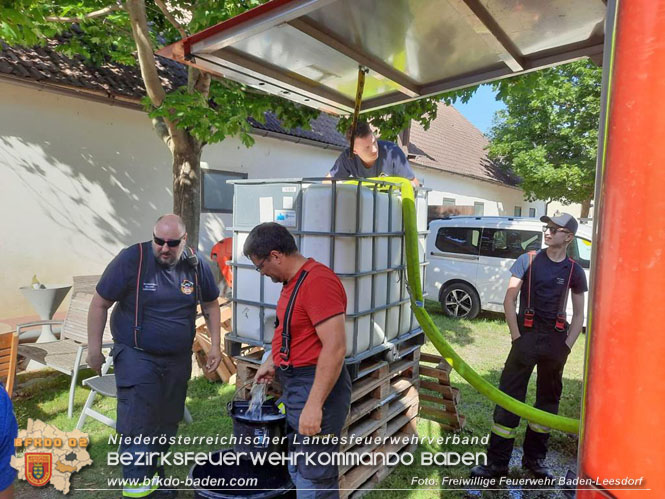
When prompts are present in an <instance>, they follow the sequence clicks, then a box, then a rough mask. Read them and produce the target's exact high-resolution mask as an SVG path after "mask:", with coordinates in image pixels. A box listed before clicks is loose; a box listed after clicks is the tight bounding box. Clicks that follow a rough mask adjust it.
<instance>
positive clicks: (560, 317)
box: [554, 257, 575, 332]
mask: <svg viewBox="0 0 665 499" xmlns="http://www.w3.org/2000/svg"><path fill="white" fill-rule="evenodd" d="M568 261H569V262H570V272H569V273H568V282H567V283H566V287H565V288H563V294H562V295H561V298H559V312H558V313H557V315H556V324H555V325H554V329H556V330H557V331H559V332H563V331H565V329H566V306H567V305H568V289H569V288H570V283H571V282H572V280H573V270H574V269H575V260H573V259H572V258H570V257H568Z"/></svg>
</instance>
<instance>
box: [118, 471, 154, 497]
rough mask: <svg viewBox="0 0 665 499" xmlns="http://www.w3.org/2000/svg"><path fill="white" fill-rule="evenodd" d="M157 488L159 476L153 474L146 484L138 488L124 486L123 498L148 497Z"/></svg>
mask: <svg viewBox="0 0 665 499" xmlns="http://www.w3.org/2000/svg"><path fill="white" fill-rule="evenodd" d="M158 488H159V474H158V473H155V475H154V476H153V477H152V480H150V481H149V482H148V483H145V484H141V485H139V486H134V487H130V486H129V485H125V486H124V487H123V488H122V496H123V497H148V496H149V495H150V494H152V493H153V492H154V491H155V490H157V489H158Z"/></svg>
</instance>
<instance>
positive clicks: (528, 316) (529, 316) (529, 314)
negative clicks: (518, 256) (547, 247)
mask: <svg viewBox="0 0 665 499" xmlns="http://www.w3.org/2000/svg"><path fill="white" fill-rule="evenodd" d="M535 254H536V252H535V251H529V277H528V281H527V295H526V310H525V311H524V327H533V318H534V316H535V315H536V312H535V310H534V309H533V308H532V307H531V269H532V268H533V258H534V256H535Z"/></svg>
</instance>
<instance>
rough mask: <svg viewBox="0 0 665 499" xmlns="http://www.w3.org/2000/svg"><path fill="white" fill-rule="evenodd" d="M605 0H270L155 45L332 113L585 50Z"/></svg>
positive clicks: (596, 53)
mask: <svg viewBox="0 0 665 499" xmlns="http://www.w3.org/2000/svg"><path fill="white" fill-rule="evenodd" d="M605 12H606V6H605V1H604V0H272V1H270V2H268V3H266V4H264V5H261V6H259V7H257V8H254V9H252V10H249V11H247V12H245V13H243V14H241V15H239V16H236V17H234V18H231V19H228V20H227V21H224V22H222V23H220V24H217V25H216V26H212V27H210V28H208V29H206V30H203V31H201V32H199V33H196V34H195V35H192V36H190V37H188V38H185V39H183V40H181V41H179V42H177V43H174V44H172V45H169V46H168V47H165V48H163V49H162V50H160V51H159V52H158V53H159V54H160V55H162V56H165V57H168V58H171V59H174V60H176V61H179V62H182V63H184V64H189V65H192V66H196V67H198V68H200V69H203V70H205V71H208V72H210V73H212V74H213V75H214V76H216V77H220V78H227V79H230V80H235V81H237V82H240V83H243V84H245V85H248V86H250V87H254V88H257V89H260V90H262V91H265V92H268V93H271V94H275V95H279V96H280V97H284V98H287V99H290V100H293V101H296V102H300V103H302V104H305V105H307V106H310V107H315V108H318V109H320V110H322V111H326V112H328V113H332V114H346V113H351V112H352V111H353V105H354V98H355V94H356V80H357V76H358V65H362V66H365V67H366V68H368V69H369V73H368V74H367V77H366V80H365V90H364V94H363V104H362V111H368V110H373V109H379V108H382V107H386V106H390V105H393V104H397V103H401V102H406V101H409V100H413V99H417V98H421V97H426V96H430V95H434V94H438V93H441V92H445V91H449V90H453V89H457V88H462V87H466V86H470V85H475V84H478V83H483V82H487V81H490V80H495V79H498V78H503V77H506V76H511V75H514V74H518V73H523V72H527V71H532V70H535V69H539V68H543V67H546V66H552V65H556V64H560V63H563V62H568V61H571V60H575V59H579V58H581V57H591V58H592V59H593V60H594V61H596V62H597V63H600V60H601V58H602V51H603V40H604V21H605Z"/></svg>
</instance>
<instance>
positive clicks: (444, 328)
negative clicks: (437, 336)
mask: <svg viewBox="0 0 665 499" xmlns="http://www.w3.org/2000/svg"><path fill="white" fill-rule="evenodd" d="M425 310H427V313H428V314H429V315H430V317H431V318H432V320H433V321H434V323H435V324H436V325H437V327H438V328H439V331H441V334H443V336H444V338H446V340H448V341H452V342H454V343H457V344H459V345H468V344H470V343H473V342H474V341H475V340H474V338H473V329H472V328H471V327H470V326H469V321H467V320H465V319H453V318H451V317H448V316H446V315H444V314H442V313H441V306H440V305H439V303H438V302H433V301H427V302H426V303H425Z"/></svg>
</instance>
